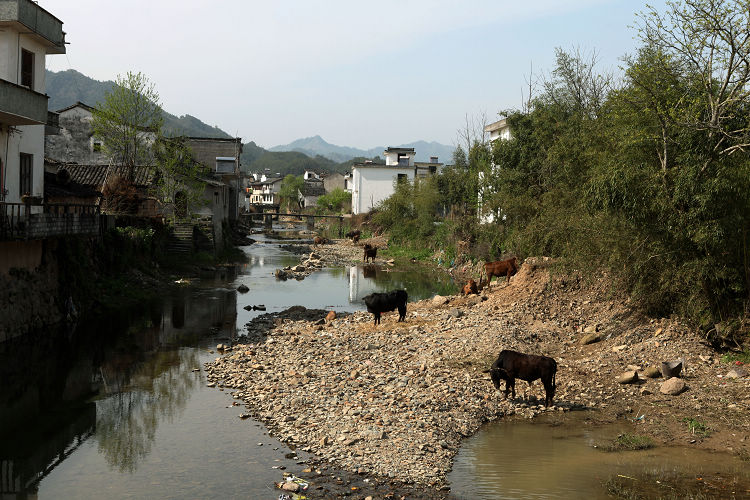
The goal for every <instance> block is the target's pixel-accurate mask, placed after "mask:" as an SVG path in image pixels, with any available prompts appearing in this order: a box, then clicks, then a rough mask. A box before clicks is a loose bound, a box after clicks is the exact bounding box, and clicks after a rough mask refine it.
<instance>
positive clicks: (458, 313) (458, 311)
mask: <svg viewBox="0 0 750 500" xmlns="http://www.w3.org/2000/svg"><path fill="white" fill-rule="evenodd" d="M448 314H449V315H451V316H453V317H454V318H460V317H461V316H463V315H464V312H463V311H462V310H461V309H456V308H453V309H451V310H450V311H448Z"/></svg>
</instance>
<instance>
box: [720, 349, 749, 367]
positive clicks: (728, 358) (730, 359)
mask: <svg viewBox="0 0 750 500" xmlns="http://www.w3.org/2000/svg"><path fill="white" fill-rule="evenodd" d="M721 360H722V361H723V362H724V363H734V362H735V361H740V362H742V363H745V364H750V351H742V352H732V353H727V354H725V355H723V356H722V357H721Z"/></svg>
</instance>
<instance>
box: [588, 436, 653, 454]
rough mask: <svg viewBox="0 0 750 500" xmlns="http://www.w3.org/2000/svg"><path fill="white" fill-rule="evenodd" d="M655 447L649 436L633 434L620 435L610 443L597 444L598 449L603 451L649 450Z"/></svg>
mask: <svg viewBox="0 0 750 500" xmlns="http://www.w3.org/2000/svg"><path fill="white" fill-rule="evenodd" d="M653 447H654V442H653V441H652V440H651V438H649V437H648V436H641V435H639V434H631V433H629V432H625V433H623V434H620V435H619V436H617V437H616V438H615V439H613V440H612V441H610V442H607V443H602V444H597V448H598V449H600V450H602V451H634V450H647V449H649V448H653Z"/></svg>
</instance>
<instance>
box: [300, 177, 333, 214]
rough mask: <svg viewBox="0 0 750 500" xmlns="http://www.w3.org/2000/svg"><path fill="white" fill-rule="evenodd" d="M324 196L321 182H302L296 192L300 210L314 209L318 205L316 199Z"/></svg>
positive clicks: (324, 192)
mask: <svg viewBox="0 0 750 500" xmlns="http://www.w3.org/2000/svg"><path fill="white" fill-rule="evenodd" d="M324 194H326V190H325V187H324V186H323V181H322V180H317V179H316V180H309V181H304V184H302V188H301V189H300V190H299V191H297V195H298V199H297V201H298V203H299V206H300V208H309V207H315V206H317V204H318V198H320V197H321V196H323V195H324Z"/></svg>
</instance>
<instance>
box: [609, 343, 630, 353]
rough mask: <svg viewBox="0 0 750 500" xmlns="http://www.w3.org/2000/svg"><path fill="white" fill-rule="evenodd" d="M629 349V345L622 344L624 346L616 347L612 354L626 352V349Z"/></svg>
mask: <svg viewBox="0 0 750 500" xmlns="http://www.w3.org/2000/svg"><path fill="white" fill-rule="evenodd" d="M627 348H628V346H627V345H625V344H622V345H616V346H614V347H613V348H612V352H620V351H624V350H625V349H627Z"/></svg>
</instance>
